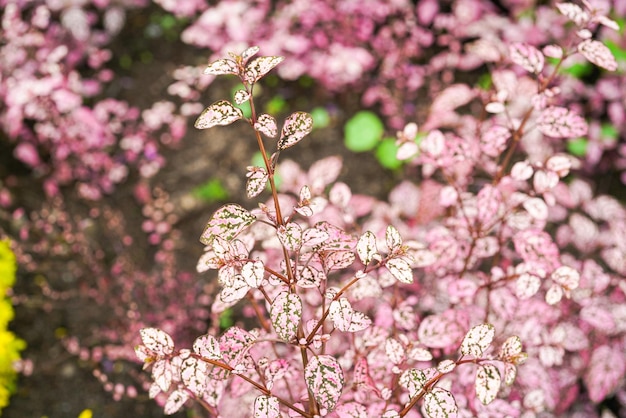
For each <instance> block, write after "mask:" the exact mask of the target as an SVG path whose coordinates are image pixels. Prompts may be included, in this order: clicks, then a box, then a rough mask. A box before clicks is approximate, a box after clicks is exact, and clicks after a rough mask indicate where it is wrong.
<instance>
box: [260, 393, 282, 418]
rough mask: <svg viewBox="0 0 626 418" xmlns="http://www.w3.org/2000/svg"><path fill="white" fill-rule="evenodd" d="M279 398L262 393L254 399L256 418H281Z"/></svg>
mask: <svg viewBox="0 0 626 418" xmlns="http://www.w3.org/2000/svg"><path fill="white" fill-rule="evenodd" d="M278 406H279V403H278V399H277V398H276V397H274V396H266V395H261V396H258V397H257V398H256V399H255V400H254V418H279V417H280V416H281V415H280V410H279V409H278Z"/></svg>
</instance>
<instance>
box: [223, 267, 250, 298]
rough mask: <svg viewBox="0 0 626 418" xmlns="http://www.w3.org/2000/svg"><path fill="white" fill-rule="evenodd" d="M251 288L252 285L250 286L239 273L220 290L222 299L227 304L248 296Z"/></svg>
mask: <svg viewBox="0 0 626 418" xmlns="http://www.w3.org/2000/svg"><path fill="white" fill-rule="evenodd" d="M249 290H250V286H248V284H247V283H246V281H245V280H244V279H243V277H242V276H241V274H237V275H235V276H234V278H233V280H232V282H231V283H228V284H227V285H225V286H224V288H223V289H222V291H221V292H220V300H221V301H222V302H224V303H227V304H231V305H232V304H235V303H237V302H239V301H240V300H241V299H243V298H244V297H246V295H247V294H248V291H249Z"/></svg>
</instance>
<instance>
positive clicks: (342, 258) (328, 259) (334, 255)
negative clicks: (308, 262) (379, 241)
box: [323, 251, 356, 271]
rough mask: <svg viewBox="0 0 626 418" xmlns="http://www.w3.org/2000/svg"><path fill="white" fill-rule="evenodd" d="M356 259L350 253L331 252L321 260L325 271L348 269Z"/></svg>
mask: <svg viewBox="0 0 626 418" xmlns="http://www.w3.org/2000/svg"><path fill="white" fill-rule="evenodd" d="M355 259H356V257H355V255H354V253H353V252H352V251H332V252H330V253H328V254H326V256H325V257H324V259H323V264H324V267H325V268H326V270H328V271H330V270H341V269H345V268H347V267H349V266H350V265H352V263H354V260H355Z"/></svg>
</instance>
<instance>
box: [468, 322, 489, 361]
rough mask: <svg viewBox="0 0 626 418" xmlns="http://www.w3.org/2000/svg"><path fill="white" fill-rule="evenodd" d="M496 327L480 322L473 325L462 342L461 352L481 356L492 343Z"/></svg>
mask: <svg viewBox="0 0 626 418" xmlns="http://www.w3.org/2000/svg"><path fill="white" fill-rule="evenodd" d="M495 333H496V329H495V328H494V326H493V325H491V324H480V325H476V326H474V327H472V328H471V329H470V330H469V331H468V332H467V334H465V338H463V342H462V343H461V353H462V354H463V355H464V356H473V357H480V356H481V355H482V354H483V352H484V351H485V350H486V349H487V348H488V347H489V346H490V345H491V342H492V341H493V337H494V336H495Z"/></svg>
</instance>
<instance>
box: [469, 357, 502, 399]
mask: <svg viewBox="0 0 626 418" xmlns="http://www.w3.org/2000/svg"><path fill="white" fill-rule="evenodd" d="M501 382H502V379H501V377H500V371H498V368H497V367H496V366H494V365H493V364H485V365H484V366H480V367H478V371H477V372H476V380H475V382H474V384H475V386H476V396H477V397H478V399H479V400H480V402H482V404H483V405H489V404H490V403H491V402H493V400H494V399H496V396H497V395H498V391H499V390H500V384H501Z"/></svg>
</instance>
